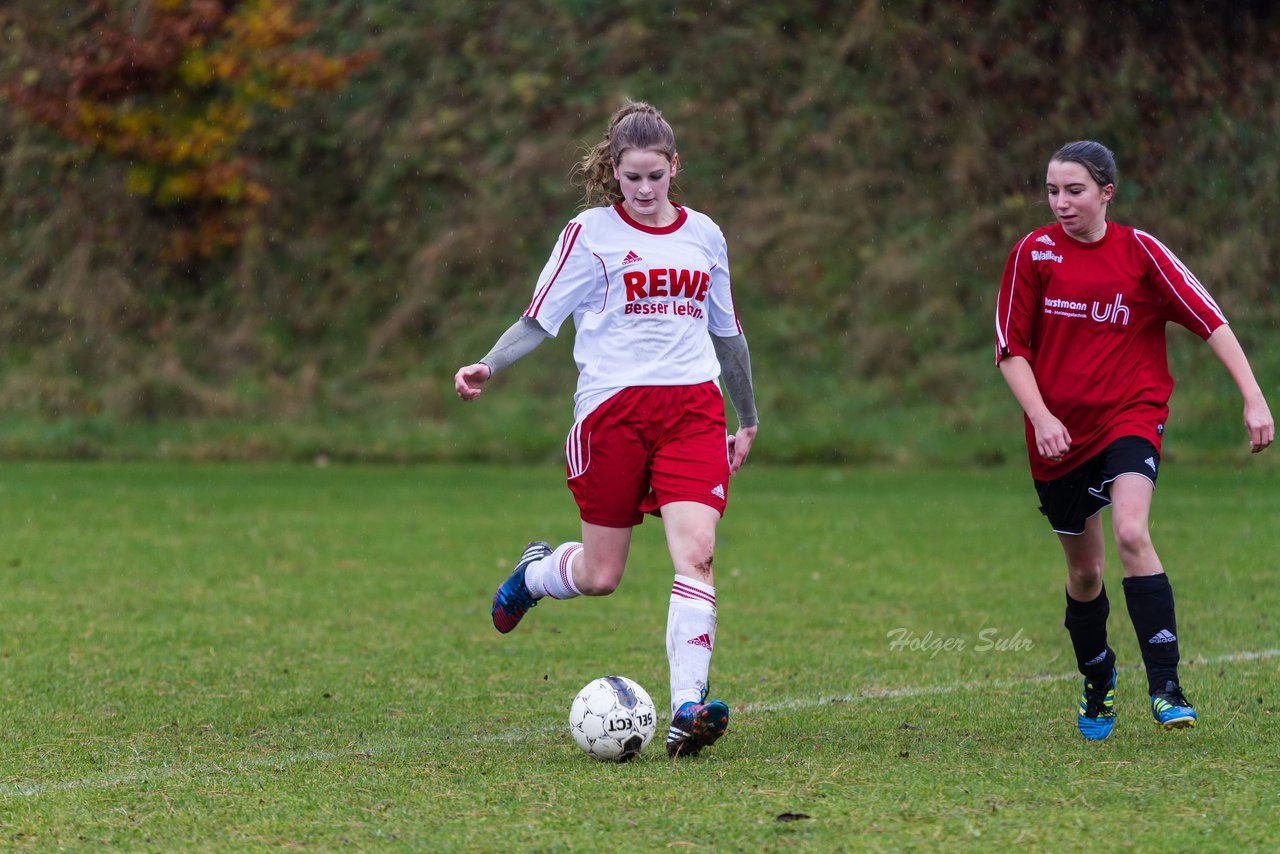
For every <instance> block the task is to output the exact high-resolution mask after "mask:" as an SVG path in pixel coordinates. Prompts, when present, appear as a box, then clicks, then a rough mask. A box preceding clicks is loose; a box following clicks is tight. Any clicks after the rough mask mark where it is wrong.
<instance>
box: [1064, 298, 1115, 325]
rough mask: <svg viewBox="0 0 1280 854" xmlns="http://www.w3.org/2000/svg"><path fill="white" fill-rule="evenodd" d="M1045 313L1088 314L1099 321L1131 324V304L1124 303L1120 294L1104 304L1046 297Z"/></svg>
mask: <svg viewBox="0 0 1280 854" xmlns="http://www.w3.org/2000/svg"><path fill="white" fill-rule="evenodd" d="M1044 311H1045V314H1057V315H1061V316H1062V317H1080V318H1083V317H1085V316H1086V312H1088V314H1087V316H1088V317H1090V318H1092V319H1093V320H1096V321H1097V322H1098V323H1118V324H1120V325H1121V326H1128V325H1129V306H1127V305H1125V304H1124V300H1122V299H1121V295H1120V294H1116V298H1115V300H1114V301H1113V302H1111V303H1109V304H1107V305H1103V304H1102V303H1100V302H1098V301H1097V300H1094V301H1093V302H1092V303H1091V304H1089V303H1083V302H1078V301H1076V300H1069V299H1050V298H1049V297H1045V300H1044Z"/></svg>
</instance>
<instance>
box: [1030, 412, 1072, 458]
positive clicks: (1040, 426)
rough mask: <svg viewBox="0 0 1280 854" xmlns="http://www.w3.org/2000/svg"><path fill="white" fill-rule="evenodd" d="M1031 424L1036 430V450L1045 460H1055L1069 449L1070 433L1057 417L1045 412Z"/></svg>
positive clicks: (1064, 454)
mask: <svg viewBox="0 0 1280 854" xmlns="http://www.w3.org/2000/svg"><path fill="white" fill-rule="evenodd" d="M1031 426H1032V428H1033V429H1034V430H1035V431H1036V450H1037V451H1039V452H1040V456H1042V457H1044V458H1045V459H1046V460H1053V461H1054V462H1057V461H1058V460H1060V459H1062V458H1063V457H1065V456H1066V455H1067V451H1069V450H1071V434H1070V433H1068V432H1067V427H1066V425H1065V424H1063V423H1062V422H1061V421H1059V420H1058V419H1057V418H1054V417H1053V416H1052V415H1049V414H1048V413H1045V415H1043V416H1042V417H1040V418H1038V419H1036V420H1033V421H1032V422H1031Z"/></svg>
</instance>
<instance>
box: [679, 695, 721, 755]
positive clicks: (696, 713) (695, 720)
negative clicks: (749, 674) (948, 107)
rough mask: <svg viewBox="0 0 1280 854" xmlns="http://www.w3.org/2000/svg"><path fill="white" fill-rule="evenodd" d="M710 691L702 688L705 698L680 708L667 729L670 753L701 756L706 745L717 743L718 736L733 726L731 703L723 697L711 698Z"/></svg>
mask: <svg viewBox="0 0 1280 854" xmlns="http://www.w3.org/2000/svg"><path fill="white" fill-rule="evenodd" d="M706 700H707V692H706V691H705V690H703V692H702V702H701V703H695V702H693V701H690V702H688V703H685V704H684V705H683V706H681V707H680V708H679V709H677V710H676V713H675V715H673V716H672V718H671V726H670V727H668V729H667V755H668V756H670V757H672V758H673V759H674V758H675V757H677V756H697V755H698V753H699V752H700V751H701V750H702V748H704V747H710V746H711V745H712V744H715V742H716V739H718V738H720V736H722V735H724V734H725V731H726V730H727V729H728V728H729V707H728V706H727V705H725V704H724V702H723V701H722V700H712V701H711V702H709V703H708V702H707V701H706Z"/></svg>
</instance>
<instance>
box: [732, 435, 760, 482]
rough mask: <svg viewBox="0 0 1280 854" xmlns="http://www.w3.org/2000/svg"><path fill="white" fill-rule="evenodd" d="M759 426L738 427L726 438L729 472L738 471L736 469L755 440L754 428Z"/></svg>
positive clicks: (745, 459) (740, 465) (734, 472)
mask: <svg viewBox="0 0 1280 854" xmlns="http://www.w3.org/2000/svg"><path fill="white" fill-rule="evenodd" d="M758 429H760V428H759V427H754V426H753V427H739V428H738V432H737V433H736V434H734V435H733V436H730V437H729V438H728V443H729V474H730V475H734V474H737V473H738V469H740V468H742V464H743V463H745V462H746V461H747V454H749V453H751V444H752V443H753V442H755V440H756V430H758Z"/></svg>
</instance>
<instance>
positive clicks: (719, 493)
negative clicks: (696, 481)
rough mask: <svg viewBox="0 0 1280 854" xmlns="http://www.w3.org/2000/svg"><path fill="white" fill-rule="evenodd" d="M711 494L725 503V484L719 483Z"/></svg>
mask: <svg viewBox="0 0 1280 854" xmlns="http://www.w3.org/2000/svg"><path fill="white" fill-rule="evenodd" d="M711 494H712V495H714V496H715V497H716V498H719V499H720V500H721V501H724V484H723V483H717V484H716V488H715V489H713V490H711Z"/></svg>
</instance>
